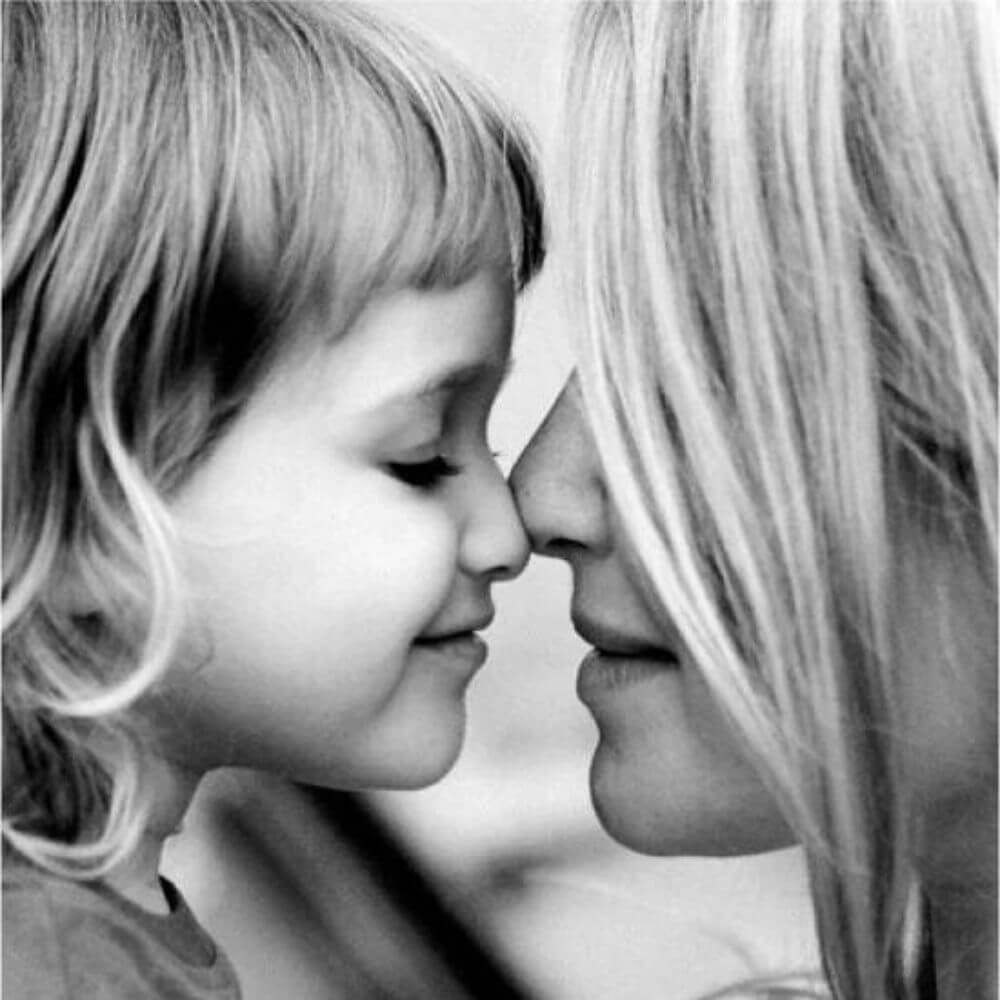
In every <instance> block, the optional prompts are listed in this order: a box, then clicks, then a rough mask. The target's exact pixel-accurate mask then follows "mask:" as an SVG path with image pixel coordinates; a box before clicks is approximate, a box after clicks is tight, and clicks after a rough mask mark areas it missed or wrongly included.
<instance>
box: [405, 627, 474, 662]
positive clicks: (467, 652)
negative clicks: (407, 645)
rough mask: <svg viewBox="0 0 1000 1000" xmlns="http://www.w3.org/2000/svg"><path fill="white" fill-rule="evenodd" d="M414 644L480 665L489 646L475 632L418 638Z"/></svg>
mask: <svg viewBox="0 0 1000 1000" xmlns="http://www.w3.org/2000/svg"><path fill="white" fill-rule="evenodd" d="M414 646H416V648H417V649H426V650H428V651H431V652H434V653H438V654H440V655H441V656H445V657H448V658H449V659H456V660H462V661H464V662H467V663H470V664H472V665H473V666H474V667H480V666H482V664H483V663H484V662H485V660H486V655H487V653H488V652H489V647H488V646H487V645H486V643H485V641H484V640H483V639H482V638H480V637H479V636H478V635H476V633H475V632H462V633H460V634H459V635H449V636H445V637H444V638H441V639H418V640H417V641H416V642H415V643H414Z"/></svg>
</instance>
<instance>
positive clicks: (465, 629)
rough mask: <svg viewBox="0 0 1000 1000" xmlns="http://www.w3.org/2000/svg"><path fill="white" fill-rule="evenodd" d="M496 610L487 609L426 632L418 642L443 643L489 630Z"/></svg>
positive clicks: (418, 638)
mask: <svg viewBox="0 0 1000 1000" xmlns="http://www.w3.org/2000/svg"><path fill="white" fill-rule="evenodd" d="M494 614H495V612H494V610H493V609H492V608H486V609H483V610H482V611H477V612H474V613H471V614H469V615H468V617H463V618H461V619H458V620H456V621H454V622H450V623H448V624H446V625H445V626H443V627H441V628H439V629H435V630H434V631H433V632H426V633H424V634H423V635H421V636H418V637H417V639H416V642H418V643H425V642H443V641H444V640H446V639H455V638H458V636H461V635H468V634H469V633H470V632H480V631H482V630H483V629H484V628H487V627H488V626H489V625H490V623H491V622H492V621H493V617H494Z"/></svg>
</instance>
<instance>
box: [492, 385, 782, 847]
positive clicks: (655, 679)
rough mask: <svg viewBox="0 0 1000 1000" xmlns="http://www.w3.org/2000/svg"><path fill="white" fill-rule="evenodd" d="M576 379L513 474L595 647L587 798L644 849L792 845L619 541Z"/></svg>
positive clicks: (586, 678)
mask: <svg viewBox="0 0 1000 1000" xmlns="http://www.w3.org/2000/svg"><path fill="white" fill-rule="evenodd" d="M581 406H582V403H581V401H580V398H579V392H578V389H577V387H576V385H575V381H574V380H571V381H570V382H568V383H567V385H566V387H565V388H564V389H563V392H562V394H561V395H560V397H559V398H558V399H557V400H556V402H555V404H554V406H553V408H552V409H551V411H550V412H549V414H548V416H547V417H546V418H545V421H544V422H543V423H542V426H541V427H540V428H539V429H538V431H537V432H536V433H535V436H534V437H533V438H532V440H531V442H530V443H529V445H528V447H527V448H526V450H525V452H524V454H523V455H522V456H521V458H520V459H519V461H518V463H517V466H516V467H515V469H514V472H513V475H512V478H511V482H512V484H513V487H514V494H515V498H516V500H517V503H518V506H519V507H520V510H521V516H522V518H523V519H524V522H525V527H526V528H527V529H528V534H529V537H530V538H531V541H532V545H533V547H534V550H535V551H536V552H537V553H539V554H540V555H547V556H555V557H556V558H560V559H564V560H566V562H567V563H568V564H569V566H570V569H571V570H572V573H573V597H572V606H571V615H572V618H573V625H574V627H575V628H576V630H577V632H579V633H580V635H581V636H582V637H583V638H584V639H585V640H586V641H587V642H588V643H590V644H591V645H592V646H594V647H595V649H596V650H598V652H595V653H592V654H591V655H589V656H588V657H587V658H586V659H585V660H584V662H583V664H582V665H581V668H580V672H579V675H578V678H577V693H578V695H579V697H580V699H581V700H582V701H583V703H584V704H585V705H586V706H587V708H588V709H589V710H590V712H591V714H592V715H593V717H594V721H595V722H596V723H597V729H598V743H597V748H596V749H595V751H594V758H593V762H592V764H591V770H590V786H591V796H592V798H593V801H594V807H595V809H596V811H597V814H598V816H599V817H600V820H601V822H602V824H603V825H604V827H605V829H606V830H607V831H608V833H610V834H611V835H612V836H613V837H615V839H617V840H619V841H621V842H622V843H624V844H626V845H628V846H629V847H632V848H634V849H636V850H639V851H643V852H646V853H650V854H703V855H716V854H718V855H727V854H746V853H753V852H757V851H765V850H771V849H773V848H777V847H782V846H786V845H787V844H789V843H791V842H792V838H791V835H790V833H789V831H788V829H787V827H786V826H785V824H784V822H783V820H782V819H781V816H780V815H779V813H778V811H777V809H776V808H775V806H774V805H773V803H772V801H771V798H770V796H769V795H768V794H767V792H766V791H765V790H764V788H763V786H762V785H761V782H760V780H759V779H758V778H757V776H756V774H755V773H754V771H753V769H752V768H751V767H750V766H749V764H747V763H746V762H745V761H744V759H743V757H742V755H741V754H740V752H739V750H738V749H737V747H736V744H735V742H734V740H733V739H732V737H731V735H730V733H729V729H728V726H727V725H726V723H725V722H724V721H723V719H722V717H721V716H720V714H719V713H718V711H717V710H716V709H715V707H714V705H713V703H712V701H711V699H710V698H709V695H708V691H707V689H706V687H705V685H704V683H703V682H702V680H701V678H700V675H699V674H698V672H697V671H696V670H695V669H694V668H693V666H692V664H691V663H690V661H689V659H688V657H687V655H686V654H685V652H684V650H683V648H682V647H681V645H680V643H679V638H678V636H677V634H676V632H675V631H674V630H673V629H672V628H671V626H670V624H669V623H667V622H664V621H660V620H657V619H656V618H654V616H653V615H652V614H651V612H650V610H649V608H648V606H647V604H646V602H645V601H644V599H643V595H642V592H641V589H640V588H639V586H637V584H636V581H635V579H634V576H633V573H632V571H631V570H630V568H629V565H628V561H627V558H626V555H625V551H624V547H623V546H622V545H621V544H620V539H619V531H618V528H617V525H616V523H615V522H616V518H615V514H614V512H613V510H612V509H611V507H610V506H609V503H608V497H607V492H606V490H605V487H604V484H603V482H602V480H601V472H600V469H599V466H598V462H597V456H596V450H595V446H594V443H593V441H592V439H591V436H590V434H589V432H588V430H587V426H586V422H585V419H584V416H583V413H582V411H581Z"/></svg>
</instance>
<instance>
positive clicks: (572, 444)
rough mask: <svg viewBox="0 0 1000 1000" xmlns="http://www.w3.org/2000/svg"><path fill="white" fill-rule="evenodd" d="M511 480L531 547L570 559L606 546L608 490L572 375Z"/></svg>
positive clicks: (526, 449)
mask: <svg viewBox="0 0 1000 1000" xmlns="http://www.w3.org/2000/svg"><path fill="white" fill-rule="evenodd" d="M510 481H511V488H512V489H513V491H514V499H515V502H516V503H517V506H518V509H519V510H520V512H521V519H522V520H523V521H524V526H525V528H526V529H527V532H528V537H529V539H530V540H531V547H532V549H533V550H534V551H535V552H537V553H538V554H539V555H543V556H553V557H555V558H558V559H566V560H571V559H572V558H573V557H574V556H575V555H579V554H583V553H584V552H588V551H589V552H591V553H594V552H601V551H603V550H604V549H606V547H607V546H608V543H609V532H608V516H607V502H606V495H605V489H604V484H603V482H602V481H601V476H600V467H599V465H598V461H597V456H596V453H595V449H594V442H593V439H592V438H591V435H590V432H589V430H588V429H587V424H586V419H585V417H584V414H583V410H582V403H581V400H580V394H579V389H578V388H577V385H576V382H575V380H574V379H570V380H569V381H568V382H567V383H566V385H565V386H563V389H562V391H561V392H560V394H559V397H558V398H557V399H556V401H555V403H553V405H552V408H551V409H550V410H549V412H548V414H547V415H546V417H545V419H544V420H543V421H542V424H541V426H540V427H539V428H538V430H537V431H535V434H534V437H532V439H531V441H529V442H528V446H527V447H526V448H525V450H524V452H523V453H522V455H521V457H520V458H519V459H518V460H517V464H516V465H515V466H514V470H513V472H512V473H511V479H510Z"/></svg>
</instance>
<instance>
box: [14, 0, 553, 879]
mask: <svg viewBox="0 0 1000 1000" xmlns="http://www.w3.org/2000/svg"><path fill="white" fill-rule="evenodd" d="M3 27H4V36H3V73H4V107H3V157H4V160H3V238H4V255H3V345H4V357H3V390H4V398H3V417H4V440H3V468H4V506H3V544H4V591H3V600H4V607H3V615H4V622H3V628H4V633H3V653H4V665H3V671H4V673H3V712H4V749H5V754H4V768H5V770H4V813H5V815H4V821H3V835H4V839H5V843H9V844H10V845H12V846H13V847H15V848H17V849H18V850H20V851H21V852H22V853H24V854H26V855H28V856H29V857H30V858H32V859H33V860H35V861H36V862H37V863H39V864H43V865H45V866H47V867H49V868H51V869H53V870H56V871H59V872H62V873H64V874H67V875H71V876H73V875H77V876H85V877H95V876H99V875H101V874H102V873H104V872H106V871H108V870H109V869H110V868H111V867H113V866H114V865H115V864H116V863H118V862H119V861H120V860H121V859H122V858H123V857H124V856H125V855H127V854H128V853H129V851H130V850H131V849H132V848H133V846H134V845H135V843H136V840H137V838H138V836H139V835H140V833H141V831H142V828H143V825H144V822H145V819H146V817H147V815H148V814H149V810H150V806H151V803H150V802H149V801H148V800H147V797H146V793H145V791H144V787H145V783H144V782H143V779H142V768H143V763H144V761H146V760H148V759H149V754H150V753H151V752H155V748H151V747H150V745H149V744H150V739H149V727H148V726H144V725H143V724H142V712H141V710H140V709H141V707H142V706H143V705H144V704H147V702H145V701H143V700H142V699H143V696H145V695H148V694H149V693H150V692H151V691H153V690H154V689H155V685H156V682H157V681H158V680H159V679H160V678H161V677H162V675H163V673H164V671H165V670H166V669H167V668H168V667H169V666H170V665H171V663H172V661H173V659H174V658H175V655H176V651H177V644H178V641H179V637H180V635H181V633H182V630H183V628H184V614H183V607H184V595H183V594H182V592H181V584H180V579H179V574H178V570H177V566H176V561H175V556H174V545H173V532H172V525H171V519H170V516H169V511H168V503H169V499H170V497H171V495H172V493H173V491H174V490H176V489H177V487H178V485H179V484H180V483H182V482H183V481H184V479H185V477H186V476H188V475H189V474H190V472H191V470H192V469H193V468H195V467H196V465H197V464H198V462H199V461H200V460H201V459H202V458H203V457H204V456H205V455H206V454H207V453H208V452H209V451H210V449H211V447H212V445H213V442H215V441H217V440H218V438H219V437H220V435H222V434H224V433H225V431H226V429H227V427H228V426H229V425H230V423H231V422H232V420H233V419H234V418H235V417H236V416H238V414H239V413H240V412H241V410H242V408H243V406H244V405H245V403H246V401H247V400H248V398H249V397H250V395H251V394H252V392H253V391H254V389H255V388H256V386H257V385H258V384H259V383H260V381H261V379H262V378H264V377H265V376H266V374H267V372H268V371H269V369H270V368H271V366H272V365H273V363H274V362H275V360H276V359H277V358H278V357H279V356H284V355H285V354H286V353H287V352H289V351H290V350H292V348H293V347H294V346H295V340H296V337H297V336H301V335H302V334H301V331H305V330H314V329H316V328H319V327H321V328H322V329H323V331H324V334H325V336H328V337H329V338H330V339H333V338H336V337H339V336H341V335H343V334H344V333H345V331H347V330H348V329H349V327H350V325H351V323H352V321H353V319H354V318H355V317H356V316H357V314H358V312H359V311H360V310H361V308H362V307H363V306H364V304H365V302H366V301H367V300H368V299H369V298H370V297H371V296H372V295H373V294H375V293H376V292H378V291H380V290H387V291H388V290H392V289H395V288H399V287H404V286H405V287H416V288H420V289H425V288H433V287H454V286H457V285H458V284H460V283H462V282H463V281H464V280H466V279H467V278H469V277H470V276H471V275H472V274H474V273H475V272H477V271H478V270H480V269H482V268H487V267H489V268H496V269H497V270H498V271H499V273H500V274H501V275H504V276H505V277H506V279H507V280H509V281H510V283H511V284H512V285H513V286H514V287H516V288H518V289H519V288H521V287H522V286H523V285H524V284H525V283H526V282H527V281H528V280H530V278H531V277H532V275H533V274H534V273H535V271H536V270H537V269H538V267H539V266H540V264H541V261H542V257H543V236H542V218H541V202H540V193H539V189H538V187H537V184H536V181H535V175H534V168H533V158H532V154H531V150H530V146H529V144H528V143H527V141H526V137H525V136H524V134H523V133H522V132H521V130H520V129H519V128H518V126H517V125H516V123H515V122H514V121H513V120H512V118H511V117H510V116H509V115H508V114H507V113H506V112H505V111H504V110H502V109H501V108H500V107H499V106H498V105H497V104H496V103H495V102H494V101H493V99H492V98H491V97H490V96H489V95H488V94H487V93H486V92H485V91H483V90H482V89H481V88H480V87H479V86H478V85H477V84H476V83H474V82H473V81H472V80H470V79H469V78H468V77H467V76H466V74H465V73H464V72H463V71H462V70H461V69H459V68H458V67H457V66H456V65H452V64H451V63H449V62H448V60H447V59H446V58H445V57H444V56H443V55H442V54H441V53H439V52H437V51H436V50H434V49H433V48H430V47H428V46H426V45H425V44H424V43H423V42H421V41H420V40H419V39H418V38H416V37H415V36H413V35H411V34H410V33H408V32H407V31H405V30H403V29H399V28H395V27H393V26H392V25H390V24H386V23H383V22H382V21H381V20H378V19H375V18H373V16H372V15H371V14H370V12H368V11H366V10H365V9H364V8H358V7H354V6H351V5H348V4H339V3H338V4H318V5H297V4H293V3H268V2H255V3H238V2H236V3H226V2H205V3H202V2H193V0H192V2H177V3H127V2H104V3H60V2H34V3H4V4H3ZM313 309H322V310H324V319H325V322H324V323H322V324H312V323H301V322H297V320H298V319H299V318H300V317H302V316H303V315H304V314H305V313H306V312H307V311H308V310H313Z"/></svg>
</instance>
